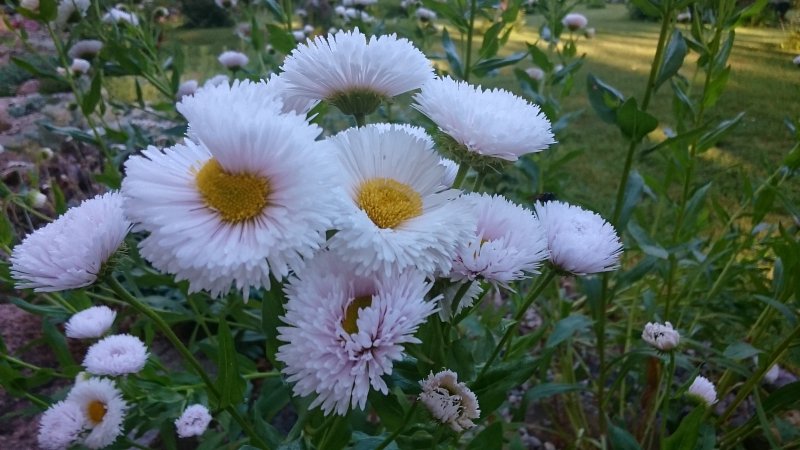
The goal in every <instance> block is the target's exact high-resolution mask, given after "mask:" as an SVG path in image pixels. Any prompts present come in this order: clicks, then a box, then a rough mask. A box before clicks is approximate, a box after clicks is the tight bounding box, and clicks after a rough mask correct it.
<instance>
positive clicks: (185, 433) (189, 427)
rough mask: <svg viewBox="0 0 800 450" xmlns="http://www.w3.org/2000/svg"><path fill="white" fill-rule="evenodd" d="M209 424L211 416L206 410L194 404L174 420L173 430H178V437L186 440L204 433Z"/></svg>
mask: <svg viewBox="0 0 800 450" xmlns="http://www.w3.org/2000/svg"><path fill="white" fill-rule="evenodd" d="M209 423H211V414H209V412H208V408H206V407H205V406H203V405H200V404H194V405H191V406H189V407H187V408H186V410H184V411H183V414H181V416H180V417H179V418H177V419H175V428H176V429H177V430H178V437H182V438H187V437H191V436H200V435H201V434H203V433H205V432H206V429H207V428H208V424H209Z"/></svg>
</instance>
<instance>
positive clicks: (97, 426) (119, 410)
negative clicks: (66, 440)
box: [66, 378, 127, 449]
mask: <svg viewBox="0 0 800 450" xmlns="http://www.w3.org/2000/svg"><path fill="white" fill-rule="evenodd" d="M66 402H67V403H74V404H77V405H78V406H79V407H80V409H81V412H83V416H84V418H85V420H86V426H87V428H89V429H90V432H89V434H88V435H86V436H85V437H83V438H82V439H81V444H83V445H85V446H86V447H89V448H90V449H98V448H103V447H106V446H108V445H111V444H112V443H113V442H114V441H115V440H117V437H119V435H120V434H122V422H123V420H124V419H125V410H126V408H127V404H126V403H125V400H123V399H122V393H121V392H120V391H119V390H118V389H117V387H116V385H115V384H114V382H113V381H111V380H106V379H103V378H90V379H88V380H86V381H82V382H80V383H77V384H76V385H75V387H73V388H72V390H71V391H70V392H69V395H67V400H66Z"/></svg>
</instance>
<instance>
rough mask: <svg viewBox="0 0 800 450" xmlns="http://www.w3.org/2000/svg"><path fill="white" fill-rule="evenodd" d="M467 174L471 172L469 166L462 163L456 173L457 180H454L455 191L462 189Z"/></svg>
mask: <svg viewBox="0 0 800 450" xmlns="http://www.w3.org/2000/svg"><path fill="white" fill-rule="evenodd" d="M467 172H469V164H467V163H465V162H462V163H461V164H460V165H459V166H458V172H456V179H455V180H453V189H459V188H461V184H462V183H464V178H466V176H467Z"/></svg>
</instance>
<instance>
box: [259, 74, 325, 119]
mask: <svg viewBox="0 0 800 450" xmlns="http://www.w3.org/2000/svg"><path fill="white" fill-rule="evenodd" d="M267 90H268V91H269V93H270V95H272V96H274V97H277V98H279V99H280V100H281V101H282V102H283V107H282V111H283V112H285V113H288V112H292V111H294V112H295V113H297V114H302V115H305V114H306V113H308V112H309V111H311V109H312V108H314V107H315V106H317V104H318V103H319V101H317V100H310V99H309V98H308V97H303V96H300V95H291V94H290V93H289V91H288V90H287V89H286V79H285V78H284V77H283V76H282V74H281V75H275V74H273V75H270V77H269V80H268V81H267Z"/></svg>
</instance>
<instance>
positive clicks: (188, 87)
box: [175, 80, 199, 100]
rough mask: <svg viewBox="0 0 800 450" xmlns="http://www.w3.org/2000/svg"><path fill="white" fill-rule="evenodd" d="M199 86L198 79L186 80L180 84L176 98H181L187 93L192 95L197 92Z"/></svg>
mask: <svg viewBox="0 0 800 450" xmlns="http://www.w3.org/2000/svg"><path fill="white" fill-rule="evenodd" d="M198 87H199V84H198V83H197V80H186V81H184V82H183V83H181V84H180V86H178V92H177V93H176V94H175V98H177V99H178V100H180V99H182V98H183V97H186V96H187V95H192V94H194V93H195V92H197V88H198Z"/></svg>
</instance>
